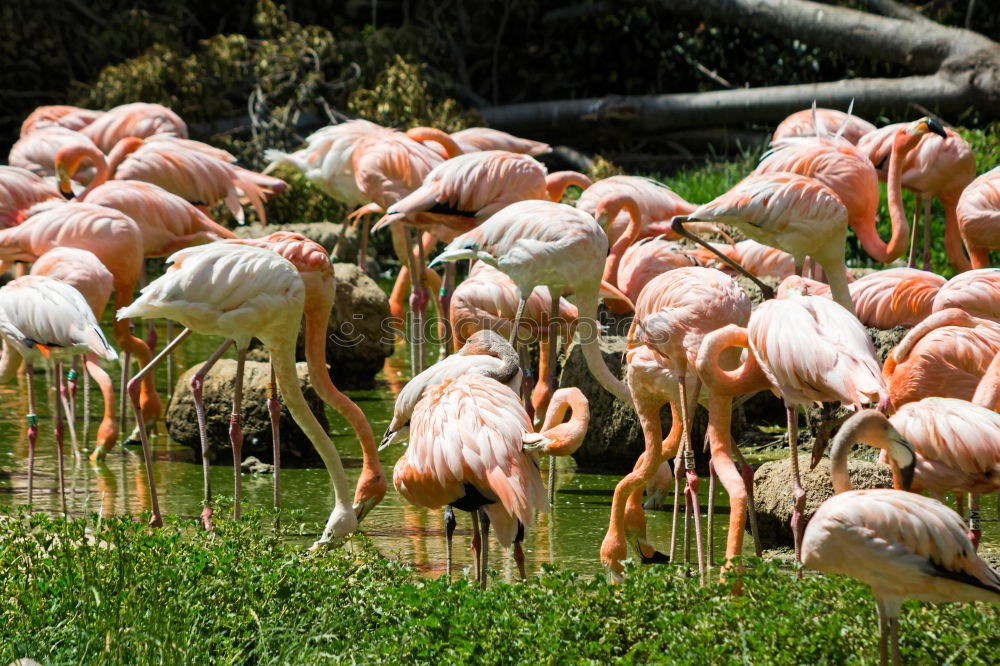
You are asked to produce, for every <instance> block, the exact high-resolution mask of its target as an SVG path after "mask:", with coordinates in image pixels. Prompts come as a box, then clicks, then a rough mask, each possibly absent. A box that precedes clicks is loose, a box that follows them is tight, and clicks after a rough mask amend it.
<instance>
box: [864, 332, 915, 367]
mask: <svg viewBox="0 0 1000 666" xmlns="http://www.w3.org/2000/svg"><path fill="white" fill-rule="evenodd" d="M866 330H867V331H868V337H870V338H871V339H872V344H873V345H875V356H876V357H877V358H878V362H879V363H885V359H886V357H887V356H889V352H891V351H892V350H893V348H894V347H895V346H896V345H898V344H899V343H900V341H901V340H902V339H903V338H904V337H906V334H907V333H909V332H910V329H908V328H903V327H902V326H897V327H895V328H889V329H886V330H882V329H879V328H868V329H866Z"/></svg>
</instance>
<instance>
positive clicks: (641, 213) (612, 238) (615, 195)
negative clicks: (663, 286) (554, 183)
mask: <svg viewBox="0 0 1000 666" xmlns="http://www.w3.org/2000/svg"><path fill="white" fill-rule="evenodd" d="M622 197H628V198H630V199H631V200H632V201H634V202H635V203H636V206H637V215H638V217H639V236H638V237H639V238H649V237H652V236H660V235H662V236H664V237H665V238H666V239H667V240H677V235H676V234H675V233H674V232H673V230H672V229H671V228H670V220H672V219H673V218H674V217H675V216H677V215H687V214H688V213H690V212H691V211H693V210H694V209H695V208H696V206H695V205H694V204H691V203H688V202H687V201H685V200H684V199H683V198H682V197H681V196H680V195H679V194H677V193H676V192H674V191H673V190H671V189H670V188H669V187H667V186H666V185H664V184H662V183H659V182H657V181H655V180H653V179H652V178H644V177H641V176H611V177H610V178H604V179H602V180H599V181H597V182H596V183H594V184H593V185H591V186H590V187H588V188H587V189H585V190H584V191H583V194H581V195H580V198H579V199H577V201H576V207H577V208H579V209H580V210H583V211H586V212H588V213H590V214H591V215H593V216H594V218H595V219H596V220H597V223H598V224H600V225H601V227H603V228H604V230H605V232H607V234H608V243H609V244H611V245H614V244H615V242H616V241H617V240H618V238H619V237H620V236H621V235H622V234H624V233H625V229H626V228H627V227H628V225H629V220H630V218H631V217H632V215H631V214H630V212H629V211H628V210H627V209H625V208H624V207H622V206H620V205H617V206H616V205H614V204H617V203H618V202H619V201H621V200H622V199H621V198H622ZM602 201H603V202H604V205H603V206H601V205H600V204H601V202H602ZM602 213H603V214H602ZM692 229H693V230H694V231H696V232H698V233H713V232H716V231H718V230H717V229H716V228H715V227H714V226H713V225H700V227H699V226H692Z"/></svg>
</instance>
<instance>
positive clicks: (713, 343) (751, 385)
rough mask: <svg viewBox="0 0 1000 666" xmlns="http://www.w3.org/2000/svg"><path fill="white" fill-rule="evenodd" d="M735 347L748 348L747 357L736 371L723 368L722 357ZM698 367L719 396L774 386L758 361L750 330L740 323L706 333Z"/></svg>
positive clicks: (742, 393)
mask: <svg viewBox="0 0 1000 666" xmlns="http://www.w3.org/2000/svg"><path fill="white" fill-rule="evenodd" d="M733 347H737V348H741V349H746V350H747V354H746V360H745V361H744V362H743V364H742V365H741V366H740V367H738V368H736V369H735V370H723V369H722V366H721V364H720V363H719V357H720V356H721V355H722V353H723V352H724V351H726V350H727V349H730V348H733ZM695 368H696V369H697V371H698V375H699V376H700V377H701V379H702V381H703V382H704V383H705V385H706V386H708V387H709V388H710V389H711V390H712V392H713V393H717V394H719V395H725V396H730V397H735V396H740V395H746V394H747V393H753V392H755V391H762V390H764V389H769V388H771V384H770V382H768V381H767V377H766V376H765V375H764V372H763V371H762V370H761V369H760V365H759V364H758V363H757V357H756V356H754V355H753V352H752V351H751V350H750V341H749V339H748V336H747V329H745V328H743V327H741V326H737V325H736V324H729V325H728V326H724V327H723V328H720V329H718V330H715V331H712V332H711V333H709V334H708V335H706V336H705V338H704V339H703V340H702V342H701V348H700V349H699V350H698V357H697V359H696V361H695Z"/></svg>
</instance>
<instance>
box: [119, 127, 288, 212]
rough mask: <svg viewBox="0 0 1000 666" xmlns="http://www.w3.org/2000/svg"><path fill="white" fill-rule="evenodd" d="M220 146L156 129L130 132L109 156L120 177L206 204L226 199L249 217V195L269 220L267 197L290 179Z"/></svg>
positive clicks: (230, 205)
mask: <svg viewBox="0 0 1000 666" xmlns="http://www.w3.org/2000/svg"><path fill="white" fill-rule="evenodd" d="M226 157H231V156H230V155H229V154H228V153H226V152H225V151H220V150H218V149H216V148H212V147H211V146H208V145H206V144H199V143H198V142H196V141H188V140H185V139H178V138H174V137H171V136H162V135H157V136H155V137H150V138H148V139H141V138H136V137H125V138H123V139H122V140H121V141H119V142H118V143H117V144H115V146H114V148H113V149H112V150H111V153H110V155H109V156H108V171H109V173H110V174H113V175H114V177H115V178H117V179H118V180H142V181H146V182H148V183H153V184H154V185H159V186H160V187H162V188H163V189H165V190H167V191H168V192H173V193H174V194H176V195H178V196H181V197H183V198H184V199H186V200H187V201H189V202H191V203H194V204H199V205H203V206H213V205H215V204H216V203H219V202H220V201H224V202H225V204H226V207H227V208H229V211H230V212H231V213H232V214H233V216H234V217H235V218H236V220H237V221H238V222H239V223H240V224H242V223H243V222H244V215H243V207H242V205H241V204H240V197H241V196H245V197H246V198H247V199H249V200H250V203H251V204H252V205H253V208H254V210H255V211H256V212H257V217H258V218H259V219H260V221H261V223H266V222H267V215H266V213H265V212H264V199H266V198H267V197H269V196H273V195H276V194H280V193H281V192H282V191H283V190H284V188H285V181H283V180H281V179H280V178H275V177H273V176H265V175H263V174H259V173H256V172H253V171H249V170H247V169H243V168H241V167H238V166H236V165H234V164H232V163H230V161H229V160H228V159H226Z"/></svg>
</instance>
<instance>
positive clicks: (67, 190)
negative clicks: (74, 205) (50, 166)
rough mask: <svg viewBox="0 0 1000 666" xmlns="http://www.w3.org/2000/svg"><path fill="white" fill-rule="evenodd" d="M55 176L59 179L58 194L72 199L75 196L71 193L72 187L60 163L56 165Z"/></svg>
mask: <svg viewBox="0 0 1000 666" xmlns="http://www.w3.org/2000/svg"><path fill="white" fill-rule="evenodd" d="M56 178H58V179H59V194H61V195H63V198H65V199H72V198H73V197H74V196H76V195H74V194H73V187H72V186H71V185H70V182H69V174H68V173H67V172H66V168H65V167H63V166H62V165H59V166H57V167H56Z"/></svg>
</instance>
